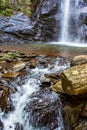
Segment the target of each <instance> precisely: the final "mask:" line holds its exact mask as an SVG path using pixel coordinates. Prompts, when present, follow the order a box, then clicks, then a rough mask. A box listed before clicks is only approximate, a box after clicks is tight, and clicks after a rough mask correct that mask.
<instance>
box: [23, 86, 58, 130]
mask: <svg viewBox="0 0 87 130" xmlns="http://www.w3.org/2000/svg"><path fill="white" fill-rule="evenodd" d="M31 99H32V100H30V102H28V103H27V104H26V107H25V108H24V111H25V112H26V114H27V115H28V116H29V122H27V123H31V124H32V125H33V127H34V128H39V127H40V128H42V127H48V128H49V129H47V130H54V129H55V128H57V127H58V120H57V116H58V107H59V105H58V104H59V103H58V96H57V94H56V93H54V92H51V91H50V89H48V88H42V89H40V91H38V92H36V93H33V94H32V96H31ZM28 116H27V117H28ZM25 119H26V118H25Z"/></svg>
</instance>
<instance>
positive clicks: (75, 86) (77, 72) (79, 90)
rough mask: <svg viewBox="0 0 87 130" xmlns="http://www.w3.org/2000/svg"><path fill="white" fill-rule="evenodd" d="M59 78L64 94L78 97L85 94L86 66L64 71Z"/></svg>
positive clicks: (86, 87)
mask: <svg viewBox="0 0 87 130" xmlns="http://www.w3.org/2000/svg"><path fill="white" fill-rule="evenodd" d="M61 78H62V87H63V90H64V92H65V93H66V94H69V95H80V94H84V93H87V64H83V65H78V66H74V67H71V68H70V69H67V70H65V71H64V72H63V73H62V75H61Z"/></svg>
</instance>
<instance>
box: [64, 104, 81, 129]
mask: <svg viewBox="0 0 87 130" xmlns="http://www.w3.org/2000/svg"><path fill="white" fill-rule="evenodd" d="M82 107H83V103H80V104H74V105H70V104H69V105H65V106H64V108H63V118H64V125H65V129H66V130H72V128H73V126H74V124H75V123H78V120H79V115H80V112H81V108H82Z"/></svg>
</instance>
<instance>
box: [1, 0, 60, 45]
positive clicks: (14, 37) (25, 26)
mask: <svg viewBox="0 0 87 130" xmlns="http://www.w3.org/2000/svg"><path fill="white" fill-rule="evenodd" d="M57 6H58V2H57V1H56V0H48V1H47V0H44V1H43V0H41V1H40V2H39V4H38V5H37V8H36V10H35V12H34V13H33V14H32V15H33V17H32V18H31V19H32V20H31V19H30V18H29V17H28V16H26V15H24V14H23V13H20V14H17V15H14V16H12V17H7V18H5V17H2V16H0V23H1V24H0V43H29V42H30V41H32V42H33V41H53V40H54V39H56V35H57V28H56V22H57V19H56V14H57V8H58V7H57Z"/></svg>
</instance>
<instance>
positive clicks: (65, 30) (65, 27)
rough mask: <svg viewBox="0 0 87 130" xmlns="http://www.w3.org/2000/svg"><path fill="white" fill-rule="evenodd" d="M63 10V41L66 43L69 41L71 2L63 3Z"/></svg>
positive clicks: (67, 0)
mask: <svg viewBox="0 0 87 130" xmlns="http://www.w3.org/2000/svg"><path fill="white" fill-rule="evenodd" d="M61 9H62V21H61V23H62V25H61V26H62V27H61V41H62V42H66V41H67V40H69V36H68V35H69V34H68V33H69V31H68V30H69V18H70V0H66V1H65V2H62V3H61Z"/></svg>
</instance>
